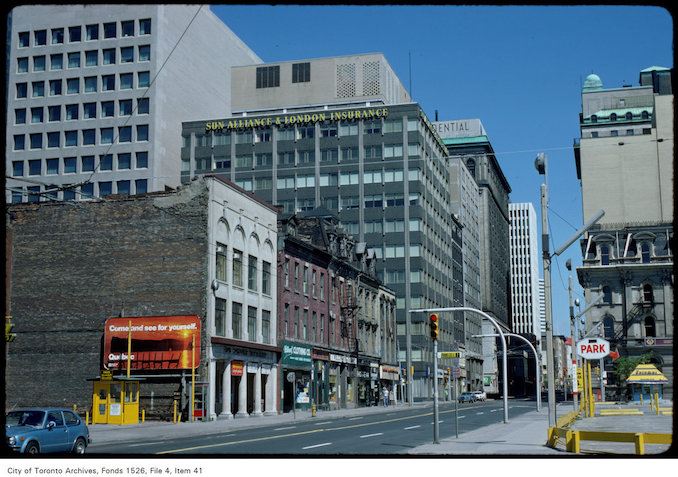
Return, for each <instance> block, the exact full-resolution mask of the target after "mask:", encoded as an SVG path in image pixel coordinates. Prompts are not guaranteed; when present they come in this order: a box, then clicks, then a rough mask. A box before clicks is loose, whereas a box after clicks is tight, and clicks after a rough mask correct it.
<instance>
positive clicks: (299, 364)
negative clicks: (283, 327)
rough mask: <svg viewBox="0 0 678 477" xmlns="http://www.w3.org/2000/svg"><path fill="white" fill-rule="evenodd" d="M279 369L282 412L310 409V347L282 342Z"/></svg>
mask: <svg viewBox="0 0 678 477" xmlns="http://www.w3.org/2000/svg"><path fill="white" fill-rule="evenodd" d="M280 367H281V373H282V374H281V382H282V408H283V412H288V411H291V410H293V409H310V407H311V396H312V392H313V384H312V383H313V379H312V377H313V366H312V361H311V347H310V346H306V345H302V344H297V343H291V342H287V341H283V342H282V358H281V360H280Z"/></svg>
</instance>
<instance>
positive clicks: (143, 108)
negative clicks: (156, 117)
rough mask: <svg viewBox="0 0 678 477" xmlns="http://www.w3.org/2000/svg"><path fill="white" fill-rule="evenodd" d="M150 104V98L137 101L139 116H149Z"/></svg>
mask: <svg viewBox="0 0 678 477" xmlns="http://www.w3.org/2000/svg"><path fill="white" fill-rule="evenodd" d="M149 105H150V103H149V99H148V98H139V99H138V100H137V114H148V113H149V112H150V106H149Z"/></svg>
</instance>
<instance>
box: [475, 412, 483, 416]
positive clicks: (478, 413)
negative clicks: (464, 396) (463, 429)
mask: <svg viewBox="0 0 678 477" xmlns="http://www.w3.org/2000/svg"><path fill="white" fill-rule="evenodd" d="M481 414H485V413H484V412H476V416H480V415H481Z"/></svg>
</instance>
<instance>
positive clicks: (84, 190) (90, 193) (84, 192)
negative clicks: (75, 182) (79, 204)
mask: <svg viewBox="0 0 678 477" xmlns="http://www.w3.org/2000/svg"><path fill="white" fill-rule="evenodd" d="M80 195H81V196H83V197H82V198H84V199H89V198H91V197H94V184H93V183H91V182H90V183H89V184H83V185H82V186H81V187H80Z"/></svg>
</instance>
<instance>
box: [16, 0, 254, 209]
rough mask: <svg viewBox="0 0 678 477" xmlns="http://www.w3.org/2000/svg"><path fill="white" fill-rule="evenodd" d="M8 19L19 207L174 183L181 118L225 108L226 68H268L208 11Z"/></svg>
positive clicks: (43, 11) (191, 8) (49, 13)
mask: <svg viewBox="0 0 678 477" xmlns="http://www.w3.org/2000/svg"><path fill="white" fill-rule="evenodd" d="M10 20H11V21H10V25H11V26H10V28H11V32H10V35H9V43H10V45H9V48H8V50H9V51H8V53H9V63H8V66H9V72H8V90H7V120H6V124H7V128H6V149H5V154H6V176H7V184H6V185H7V187H6V190H5V197H6V199H5V200H6V201H7V202H13V203H17V202H37V201H44V200H80V199H89V198H92V197H104V196H106V195H109V194H135V193H136V194H138V193H145V192H154V191H163V190H165V189H166V188H175V187H177V186H178V185H179V184H180V179H179V178H180V169H179V167H180V164H181V161H180V159H179V153H180V149H181V133H180V131H181V121H183V120H187V119H196V118H198V117H202V116H203V115H222V114H225V113H226V112H228V111H230V109H231V104H230V94H231V91H230V78H231V74H230V73H231V67H232V66H234V65H241V64H252V63H256V62H260V61H261V60H260V59H259V58H258V57H257V55H255V54H254V53H253V52H252V51H251V50H250V49H249V48H248V47H247V46H246V45H245V44H244V43H243V42H242V41H241V40H240V39H239V38H238V37H236V36H235V35H234V34H233V32H231V30H229V28H228V27H227V26H226V25H224V24H223V23H222V22H221V20H219V19H218V18H217V17H216V15H214V14H213V13H212V12H211V11H210V10H209V7H208V6H205V5H203V6H200V5H96V4H95V5H30V6H20V7H17V8H15V9H14V10H12V12H11V18H10ZM217 44H218V45H219V54H215V49H214V46H215V45H217ZM197 78H199V80H197Z"/></svg>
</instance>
